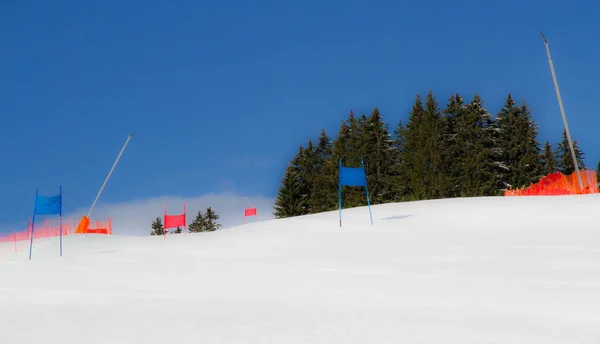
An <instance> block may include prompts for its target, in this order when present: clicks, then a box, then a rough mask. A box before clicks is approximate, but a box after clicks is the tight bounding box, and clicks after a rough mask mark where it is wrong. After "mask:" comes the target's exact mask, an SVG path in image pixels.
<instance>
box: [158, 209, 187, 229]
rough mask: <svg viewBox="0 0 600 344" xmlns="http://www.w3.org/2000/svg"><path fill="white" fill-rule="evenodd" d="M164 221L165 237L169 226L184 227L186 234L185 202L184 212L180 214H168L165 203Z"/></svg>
mask: <svg viewBox="0 0 600 344" xmlns="http://www.w3.org/2000/svg"><path fill="white" fill-rule="evenodd" d="M163 222H164V225H163V227H164V234H165V238H166V237H167V229H169V228H177V227H183V233H184V235H185V234H186V233H187V231H186V228H185V226H186V223H185V203H183V214H178V215H167V205H166V204H165V219H164V221H163Z"/></svg>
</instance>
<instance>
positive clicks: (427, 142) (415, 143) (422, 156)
mask: <svg viewBox="0 0 600 344" xmlns="http://www.w3.org/2000/svg"><path fill="white" fill-rule="evenodd" d="M443 128H444V122H443V118H442V116H441V113H440V111H439V108H438V104H437V101H436V100H435V97H434V96H433V94H432V92H431V91H429V93H428V95H427V101H426V103H425V108H424V107H423V103H422V101H421V97H420V96H419V95H417V98H416V99H415V103H414V105H413V108H412V111H411V114H410V117H409V119H408V123H407V132H406V146H405V147H406V148H405V151H404V154H403V155H404V162H405V167H406V169H405V171H406V178H407V180H408V187H409V188H410V193H411V195H412V198H413V199H415V200H421V199H433V198H439V197H441V196H442V191H443V190H442V189H443V185H444V184H445V181H444V173H443V170H442V168H441V167H442V145H443Z"/></svg>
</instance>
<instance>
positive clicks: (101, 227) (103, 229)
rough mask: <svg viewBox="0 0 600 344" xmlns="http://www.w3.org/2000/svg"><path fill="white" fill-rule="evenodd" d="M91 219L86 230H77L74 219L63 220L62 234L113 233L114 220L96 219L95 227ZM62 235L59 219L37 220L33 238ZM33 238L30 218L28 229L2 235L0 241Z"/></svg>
mask: <svg viewBox="0 0 600 344" xmlns="http://www.w3.org/2000/svg"><path fill="white" fill-rule="evenodd" d="M90 222H91V221H89V219H88V221H87V224H86V227H85V230H84V231H82V232H77V223H76V222H74V221H72V220H71V219H70V218H67V219H65V220H63V222H62V235H72V234H107V235H112V221H111V219H108V221H104V222H100V221H95V226H96V227H95V228H89V224H90ZM57 236H60V231H59V221H58V219H52V220H49V219H46V220H45V221H44V222H40V223H38V222H37V221H36V224H35V230H34V232H33V239H40V238H50V237H57ZM30 238H31V219H30V220H29V225H28V226H27V229H24V230H22V231H18V232H14V233H10V234H5V235H0V243H3V242H13V241H14V242H17V241H23V240H29V239H30Z"/></svg>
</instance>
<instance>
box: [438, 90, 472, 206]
mask: <svg viewBox="0 0 600 344" xmlns="http://www.w3.org/2000/svg"><path fill="white" fill-rule="evenodd" d="M465 113H466V106H465V104H464V99H463V97H462V96H461V95H460V94H458V93H456V94H452V95H451V96H450V98H449V99H448V103H447V105H446V107H445V109H444V111H443V115H444V117H445V126H444V134H443V135H444V137H443V140H444V147H443V149H442V152H443V161H444V165H443V171H444V175H445V176H446V178H445V183H444V185H443V188H444V195H445V196H446V197H457V196H459V195H460V194H461V178H462V176H463V175H464V169H463V168H462V166H461V165H460V160H461V157H462V156H463V141H462V139H461V137H460V136H459V132H462V131H463V130H462V129H460V126H461V125H462V123H464V122H465V121H464V120H463V117H464V116H465Z"/></svg>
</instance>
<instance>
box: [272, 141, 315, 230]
mask: <svg viewBox="0 0 600 344" xmlns="http://www.w3.org/2000/svg"><path fill="white" fill-rule="evenodd" d="M303 151H304V148H303V147H300V148H299V150H298V153H297V154H296V155H295V156H294V157H293V158H292V160H291V161H290V164H289V166H287V167H286V169H285V174H284V176H283V178H282V180H281V185H280V187H279V190H278V192H277V197H276V199H275V205H274V207H273V209H274V212H273V215H274V216H275V218H278V219H279V218H285V217H292V216H300V215H304V214H306V210H307V204H306V203H307V199H306V198H305V197H303V195H302V193H303V192H305V191H303V189H304V190H305V189H306V186H305V182H304V181H303V180H302V176H301V173H300V167H301V166H300V162H301V159H302V157H303Z"/></svg>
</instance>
